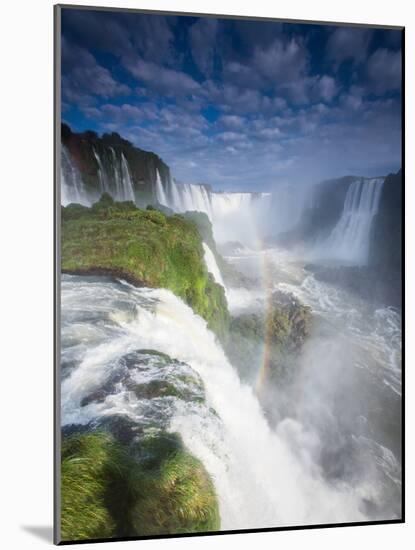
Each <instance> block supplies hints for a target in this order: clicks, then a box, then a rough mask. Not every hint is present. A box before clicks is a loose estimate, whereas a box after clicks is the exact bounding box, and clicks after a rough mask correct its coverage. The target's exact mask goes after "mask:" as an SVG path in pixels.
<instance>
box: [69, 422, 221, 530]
mask: <svg viewBox="0 0 415 550" xmlns="http://www.w3.org/2000/svg"><path fill="white" fill-rule="evenodd" d="M61 493H62V512H61V517H62V520H61V537H62V540H85V539H95V538H107V537H109V538H110V537H128V536H147V535H148V536H151V535H160V534H177V533H191V532H201V531H209V530H218V529H219V528H220V520H219V511H218V503H217V498H216V495H215V491H214V487H213V484H212V481H211V479H210V477H209V475H208V473H207V472H206V470H205V468H204V466H203V464H202V463H201V462H200V461H199V460H197V459H196V458H195V457H193V456H192V455H191V454H190V453H188V451H186V449H185V448H184V447H183V444H182V442H181V440H180V438H179V437H178V436H176V435H174V434H163V433H161V434H160V433H159V434H155V435H153V436H150V437H148V438H147V439H143V440H140V441H136V442H135V443H134V444H133V445H130V446H126V445H123V444H120V443H118V442H117V441H116V439H115V438H114V437H113V436H112V435H111V434H110V433H107V432H99V431H98V432H92V433H88V432H86V433H85V432H84V433H82V432H80V433H72V434H71V435H69V436H65V437H64V438H63V446H62V486H61Z"/></svg>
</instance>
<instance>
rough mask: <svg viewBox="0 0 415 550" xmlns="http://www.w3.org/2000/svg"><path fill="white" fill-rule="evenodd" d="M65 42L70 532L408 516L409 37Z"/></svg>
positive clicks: (272, 29)
mask: <svg viewBox="0 0 415 550" xmlns="http://www.w3.org/2000/svg"><path fill="white" fill-rule="evenodd" d="M253 15H254V14H253ZM55 38H56V71H55V73H56V117H55V119H56V168H57V170H56V198H57V200H56V203H57V204H56V208H57V211H56V212H57V215H56V220H57V224H56V235H57V253H56V255H57V271H58V273H57V275H56V283H57V284H56V291H57V298H56V322H57V327H56V334H57V341H56V344H57V345H56V348H57V360H56V377H55V378H56V437H55V448H56V488H55V489H56V490H55V497H56V498H55V512H56V514H55V516H56V521H55V542H57V543H75V542H85V541H91V542H93V541H102V540H108V541H110V540H119V539H139V538H146V537H150V538H151V537H165V536H182V535H196V534H199V535H204V534H213V533H223V532H227V533H228V532H234V531H237V532H240V531H258V530H264V529H265V530H266V529H267V530H278V529H285V528H305V527H311V526H316V525H319V526H323V527H324V526H333V525H344V524H346V525H348V524H367V523H373V522H401V521H403V509H402V502H403V499H402V493H403V486H402V478H403V469H402V445H403V441H402V423H403V418H402V410H403V408H402V395H403V393H402V375H401V370H402V369H401V347H402V332H401V323H402V307H403V306H402V263H403V258H402V238H403V237H402V216H403V207H402V194H403V178H402V169H403V167H402V158H403V155H402V148H403V144H402V124H403V121H402V112H403V89H402V83H403V78H402V55H403V29H401V28H392V27H375V26H363V25H347V24H335V23H324V24H323V23H313V22H298V21H292V22H290V21H283V20H270V19H259V18H258V19H256V18H254V17H253V18H236V17H230V16H229V17H227V16H215V15H209V16H207V15H180V14H169V13H160V12H158V13H152V12H146V11H141V12H140V11H136V10H122V9H115V8H114V9H110V8H105V9H104V8H92V7H90V8H87V7H79V6H78V7H75V6H68V7H65V6H58V7H56V8H55Z"/></svg>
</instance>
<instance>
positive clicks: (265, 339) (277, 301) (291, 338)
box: [226, 291, 312, 383]
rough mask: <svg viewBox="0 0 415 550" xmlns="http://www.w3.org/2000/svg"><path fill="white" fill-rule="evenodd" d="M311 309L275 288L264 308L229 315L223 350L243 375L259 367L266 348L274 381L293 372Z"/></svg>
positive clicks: (306, 334)
mask: <svg viewBox="0 0 415 550" xmlns="http://www.w3.org/2000/svg"><path fill="white" fill-rule="evenodd" d="M311 321H312V315H311V309H310V308H309V307H308V306H305V305H304V304H302V303H301V302H300V301H299V300H298V299H297V298H295V296H293V295H292V294H290V293H285V292H281V291H275V292H274V293H273V294H272V297H271V299H270V301H269V304H268V307H267V309H266V311H265V312H263V313H262V312H261V313H259V312H258V313H245V314H242V315H239V316H237V317H235V318H233V319H232V321H231V325H230V331H229V338H228V339H227V343H226V350H227V353H228V355H229V357H230V358H231V361H232V362H233V363H234V364H235V365H237V366H238V367H239V369H240V372H241V375H242V376H243V377H244V378H249V375H252V373H253V372H254V373H255V372H256V370H257V369H258V368H260V365H261V361H262V358H263V354H264V346H266V347H267V349H268V351H269V354H268V355H269V366H270V368H269V370H268V376H269V377H271V378H274V379H275V380H276V381H278V383H281V382H282V380H289V379H290V377H291V376H292V374H293V364H294V363H295V357H296V356H297V355H298V353H299V352H300V350H301V347H302V345H303V344H304V342H305V340H306V338H307V336H308V335H309V333H310V330H311Z"/></svg>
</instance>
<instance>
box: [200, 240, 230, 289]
mask: <svg viewBox="0 0 415 550" xmlns="http://www.w3.org/2000/svg"><path fill="white" fill-rule="evenodd" d="M203 251H204V253H205V262H206V267H207V270H208V271H209V273H211V274H212V275H213V278H214V279H215V282H217V283H218V284H219V285H222V286H223V288H226V287H225V283H224V282H223V278H222V274H221V272H220V269H219V266H218V264H217V262H216V258H215V255H214V254H213V252H212V250H211V249H210V248H209V246H208V245H207V244H206V243H203Z"/></svg>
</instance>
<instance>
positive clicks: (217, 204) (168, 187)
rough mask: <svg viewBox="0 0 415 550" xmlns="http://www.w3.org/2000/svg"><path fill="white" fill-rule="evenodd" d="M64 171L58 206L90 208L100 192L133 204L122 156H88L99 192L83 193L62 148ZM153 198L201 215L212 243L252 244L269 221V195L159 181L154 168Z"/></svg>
mask: <svg viewBox="0 0 415 550" xmlns="http://www.w3.org/2000/svg"><path fill="white" fill-rule="evenodd" d="M62 151H63V153H62V154H63V155H65V159H64V160H63V161H62V167H63V166H64V165H65V166H66V168H65V171H64V169H63V168H62V204H64V205H66V204H68V203H70V202H81V203H82V204H86V205H90V204H91V203H92V202H94V201H96V200H97V199H98V198H99V196H100V195H101V193H103V192H108V193H110V194H111V195H112V196H113V198H114V199H115V200H121V201H125V200H132V201H135V192H134V182H133V179H132V177H131V171H130V168H129V166H128V162H127V160H126V158H125V155H124V153H123V152H122V151H121V152H119V151H117V150H116V149H114V147H109V148H108V149H107V150H105V151H104V153H105V154H104V153H100V152H99V151H98V150H96V149H95V148H94V147H93V148H92V153H93V155H94V158H95V160H96V163H97V176H98V182H99V189H96V190H95V192H94V191H89V192H87V191H86V187H85V185H84V182H83V181H82V176H81V174H80V173H79V171H77V170H76V169H75V168H74V166H73V163H72V161H71V159H70V155H69V153H68V151H67V150H66V149H65V147H64V146H62ZM151 183H152V185H154V195H155V197H156V199H157V201H158V203H159V204H161V205H163V206H166V207H168V208H171V209H172V210H173V211H175V212H178V213H182V212H187V211H197V212H203V213H205V214H206V215H207V216H208V217H209V219H210V221H211V222H212V225H213V231H214V235H215V238H216V240H218V241H228V240H241V241H243V242H244V243H249V244H254V243H255V242H256V239H257V237H258V235H257V232H258V228H259V226H260V225H261V224H260V223H259V220H262V221H263V220H264V219H268V218H269V208H270V204H271V194H270V193H221V192H214V191H212V190H211V189H210V188H209V187H207V186H206V185H203V184H191V183H177V182H176V181H174V179H173V178H172V177H171V176H170V174H168V175H167V177H165V178H163V179H162V177H161V175H160V172H159V170H158V169H156V173H155V180H154V181H153V182H151Z"/></svg>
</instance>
